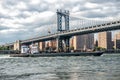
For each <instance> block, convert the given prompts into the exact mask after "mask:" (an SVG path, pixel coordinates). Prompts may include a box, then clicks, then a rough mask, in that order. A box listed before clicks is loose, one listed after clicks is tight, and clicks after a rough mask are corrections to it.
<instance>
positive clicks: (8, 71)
mask: <svg viewBox="0 0 120 80" xmlns="http://www.w3.org/2000/svg"><path fill="white" fill-rule="evenodd" d="M0 80H120V54H103V55H102V56H99V57H94V56H87V57H83V56H77V57H74V56H73V57H34V58H33V57H28V58H22V57H21V58H17V57H16V58H13V57H9V55H0Z"/></svg>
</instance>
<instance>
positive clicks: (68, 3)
mask: <svg viewBox="0 0 120 80" xmlns="http://www.w3.org/2000/svg"><path fill="white" fill-rule="evenodd" d="M105 2H107V0H101V1H98V0H88V1H84V0H74V1H72V0H65V1H64V0H62V1H57V0H52V1H49V0H42V1H40V0H21V1H19V0H12V1H11V0H1V1H0V44H5V43H10V42H14V41H15V40H22V39H27V38H30V37H34V36H35V35H38V34H39V35H41V34H45V31H46V33H47V30H46V28H43V27H41V25H43V24H48V23H49V22H48V21H49V20H50V19H51V18H52V17H53V15H56V13H55V12H56V10H57V9H67V10H70V13H71V15H72V14H73V13H74V16H77V17H79V18H81V17H83V18H90V19H91V18H105V17H109V18H112V17H114V16H115V17H116V16H120V11H119V8H120V7H119V4H120V2H119V1H118V0H114V1H113V0H109V2H107V3H105ZM33 34H34V35H33ZM18 35H19V36H18Z"/></svg>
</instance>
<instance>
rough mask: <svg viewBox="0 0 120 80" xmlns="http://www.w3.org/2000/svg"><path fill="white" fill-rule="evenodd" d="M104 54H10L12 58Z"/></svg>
mask: <svg viewBox="0 0 120 80" xmlns="http://www.w3.org/2000/svg"><path fill="white" fill-rule="evenodd" d="M102 54H103V52H75V53H72V52H71V53H37V54H27V53H26V54H25V53H24V54H22V53H21V54H10V57H56V56H101V55H102Z"/></svg>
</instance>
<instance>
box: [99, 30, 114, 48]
mask: <svg viewBox="0 0 120 80" xmlns="http://www.w3.org/2000/svg"><path fill="white" fill-rule="evenodd" d="M111 37H112V35H111V32H100V33H98V47H101V48H105V49H112V44H111V43H112V38H111Z"/></svg>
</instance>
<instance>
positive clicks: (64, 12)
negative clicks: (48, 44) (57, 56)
mask: <svg viewBox="0 0 120 80" xmlns="http://www.w3.org/2000/svg"><path fill="white" fill-rule="evenodd" d="M56 13H57V31H58V32H62V31H68V30H69V11H67V10H61V9H60V10H57V12H56ZM62 17H63V18H64V19H65V29H64V30H63V26H62ZM63 40H64V42H65V46H66V50H65V51H66V52H69V41H70V37H61V36H58V38H57V51H58V52H62V51H64V48H63V43H62V41H63Z"/></svg>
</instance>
